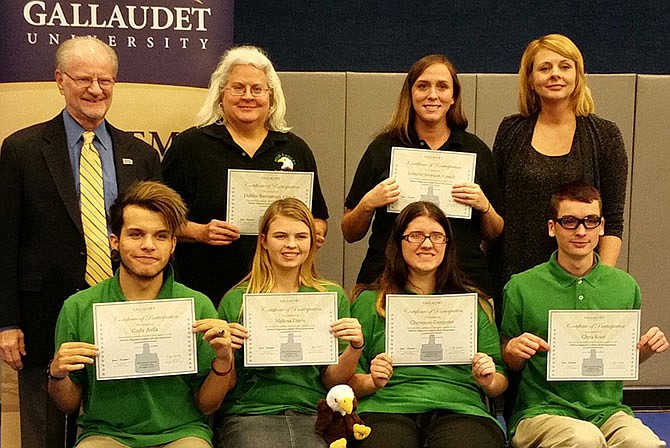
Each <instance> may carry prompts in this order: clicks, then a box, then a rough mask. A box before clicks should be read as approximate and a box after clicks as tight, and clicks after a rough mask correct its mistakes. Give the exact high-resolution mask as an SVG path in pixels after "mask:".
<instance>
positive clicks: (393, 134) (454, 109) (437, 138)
mask: <svg viewBox="0 0 670 448" xmlns="http://www.w3.org/2000/svg"><path fill="white" fill-rule="evenodd" d="M467 126H468V120H467V118H466V117H465V113H464V112H463V106H462V100H461V84H460V82H459V80H458V76H457V74H456V69H455V68H454V66H453V64H452V63H451V62H450V61H449V60H448V59H447V58H446V57H445V56H443V55H440V54H433V55H429V56H425V57H423V58H421V59H419V60H418V61H417V62H416V63H414V65H412V67H411V68H410V70H409V72H408V73H407V77H406V78H405V81H404V83H403V86H402V89H401V91H400V94H399V96H398V100H397V103H396V106H395V110H394V111H393V114H392V116H391V118H390V120H389V121H388V123H387V124H386V126H385V127H384V129H383V130H382V131H381V133H379V135H377V137H376V138H375V139H374V140H373V141H372V143H370V145H369V146H368V148H367V150H366V151H365V154H364V155H363V158H362V159H361V161H360V162H359V164H358V169H357V170H356V174H355V176H354V179H353V182H352V185H351V188H350V190H349V194H348V196H347V198H346V201H345V203H344V207H345V209H344V216H343V218H342V232H343V234H344V238H345V239H346V240H347V241H348V242H350V243H353V242H355V241H359V240H361V239H362V238H364V237H365V235H366V234H367V232H368V229H370V227H372V234H371V235H370V239H369V244H368V250H367V254H366V256H365V259H364V260H363V264H362V266H361V268H360V271H359V273H358V279H357V283H371V282H372V281H374V280H375V279H376V278H377V276H379V274H381V272H382V271H383V270H384V248H385V247H386V242H387V240H388V237H389V234H390V232H391V227H392V226H393V222H394V221H395V219H396V217H397V213H389V212H388V211H387V210H386V207H387V205H389V204H392V203H394V202H396V201H397V200H398V198H399V191H398V185H397V183H396V182H395V179H393V178H390V177H389V165H390V161H391V148H392V147H394V146H399V147H411V148H420V149H425V150H434V151H456V152H469V153H475V154H476V155H477V165H476V170H475V181H474V182H472V183H462V184H457V185H454V187H453V189H452V191H451V194H452V197H453V199H454V200H455V201H456V202H459V203H461V204H466V205H469V206H471V207H472V208H473V213H472V217H471V218H470V219H453V220H452V221H451V222H452V226H453V228H454V234H455V239H456V246H457V251H458V260H459V263H461V267H462V268H463V270H464V271H465V272H466V273H467V274H468V275H469V276H470V277H471V278H472V279H473V280H474V281H475V282H476V283H477V285H478V286H479V287H480V288H481V289H482V290H483V291H484V292H485V293H486V294H489V295H491V294H493V282H492V279H491V275H490V273H489V268H488V263H487V260H486V258H485V254H484V252H483V251H482V241H492V240H494V239H495V238H497V237H498V235H499V234H500V232H501V231H502V228H503V220H502V218H501V217H500V215H499V214H498V211H499V209H500V202H501V197H500V191H499V189H498V181H497V178H496V172H495V168H494V163H493V157H492V156H491V151H490V150H489V148H488V147H487V146H486V144H485V143H484V142H483V141H482V140H480V139H479V138H477V137H476V136H475V135H473V134H471V133H469V132H466V131H465V129H466V128H467Z"/></svg>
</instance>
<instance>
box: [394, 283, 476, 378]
mask: <svg viewBox="0 0 670 448" xmlns="http://www.w3.org/2000/svg"><path fill="white" fill-rule="evenodd" d="M476 350H477V294H476V293H465V294H445V295H430V296H420V295H402V294H388V295H387V296H386V353H388V355H389V356H390V357H391V358H392V359H393V365H394V366H409V365H437V364H470V363H471V362H472V358H473V357H474V356H475V353H476Z"/></svg>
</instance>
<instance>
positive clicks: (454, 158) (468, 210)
mask: <svg viewBox="0 0 670 448" xmlns="http://www.w3.org/2000/svg"><path fill="white" fill-rule="evenodd" d="M476 164H477V155H476V154H475V153H470V152H453V151H431V150H424V149H412V148H400V147H393V148H391V166H390V169H389V177H392V178H394V179H395V181H396V182H397V183H398V186H399V187H400V199H398V200H397V201H396V202H394V203H393V204H390V205H389V206H388V207H387V210H388V211H389V212H395V213H399V212H400V211H401V210H402V209H403V208H405V207H406V206H407V204H409V203H411V202H415V201H429V202H433V203H435V204H436V205H438V206H439V207H440V208H441V209H442V210H443V211H444V213H445V214H446V215H447V216H448V217H450V218H452V217H453V218H466V219H469V218H470V217H471V216H472V207H470V206H467V205H464V204H459V203H458V202H456V201H454V199H453V198H452V196H451V187H452V186H453V185H454V184H459V183H463V182H474V180H475V167H476Z"/></svg>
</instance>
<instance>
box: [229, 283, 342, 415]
mask: <svg viewBox="0 0 670 448" xmlns="http://www.w3.org/2000/svg"><path fill="white" fill-rule="evenodd" d="M325 288H326V290H327V291H329V292H336V293H337V303H338V319H341V318H344V317H349V299H348V298H347V295H346V294H345V292H344V290H343V289H342V288H341V287H339V286H337V285H335V284H328V285H326V286H325ZM246 289H247V285H246V284H242V285H240V286H237V287H236V288H233V289H231V290H230V291H228V293H227V294H226V295H225V296H223V299H222V300H221V303H220V304H219V316H220V318H221V319H224V320H226V321H228V322H231V323H232V322H237V323H241V324H242V325H244V316H241V317H240V314H241V313H240V310H241V308H242V296H243V295H244V293H245V291H246ZM299 292H318V291H316V290H315V289H313V288H309V287H306V286H301V287H300V289H299ZM346 345H347V343H346V342H342V341H340V351H343V350H344V349H345V348H346ZM235 371H236V373H237V385H236V386H235V389H233V390H232V392H230V393H229V394H228V395H227V396H226V400H225V401H224V403H223V405H222V406H221V411H222V412H223V413H224V414H233V415H264V414H277V413H279V412H282V411H289V410H291V411H298V412H303V413H307V414H315V413H316V403H317V401H319V400H320V399H322V398H325V397H326V393H327V391H326V389H325V387H323V384H322V383H321V366H296V367H244V350H237V351H236V352H235Z"/></svg>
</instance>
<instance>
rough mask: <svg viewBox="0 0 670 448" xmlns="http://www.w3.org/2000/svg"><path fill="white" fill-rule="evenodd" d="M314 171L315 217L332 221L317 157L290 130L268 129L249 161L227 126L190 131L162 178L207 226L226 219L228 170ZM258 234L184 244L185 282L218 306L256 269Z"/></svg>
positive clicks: (180, 264)
mask: <svg viewBox="0 0 670 448" xmlns="http://www.w3.org/2000/svg"><path fill="white" fill-rule="evenodd" d="M289 168H290V169H292V170H293V171H306V172H313V173H314V189H313V195H312V213H313V215H314V217H315V218H320V219H324V220H325V219H328V208H327V206H326V201H325V199H324V197H323V194H322V192H321V185H320V183H319V176H318V173H317V167H316V160H315V159H314V154H313V153H312V150H311V149H310V148H309V146H308V145H307V143H305V141H304V140H302V139H301V138H300V137H298V136H296V135H295V134H293V133H291V132H287V133H282V132H276V131H269V132H268V135H267V137H266V138H265V140H264V141H263V143H262V144H261V146H260V148H258V150H257V151H256V153H255V154H254V156H253V157H250V156H249V155H248V154H247V153H246V152H245V151H244V150H243V149H242V148H241V147H240V146H239V145H238V144H237V143H235V141H234V140H233V138H232V137H231V135H230V133H229V132H228V130H227V129H226V127H225V126H222V125H217V124H213V125H209V126H206V127H204V128H196V127H193V128H190V129H187V130H186V131H184V132H182V133H181V134H179V135H178V136H177V137H175V139H174V141H173V143H172V145H171V146H170V149H169V150H168V151H167V153H166V154H165V158H164V160H163V179H164V181H165V182H166V183H167V184H168V185H169V186H171V187H172V188H174V189H175V190H176V191H177V192H178V193H179V194H180V195H181V196H182V198H184V201H185V202H186V204H187V205H188V208H189V219H190V220H191V221H193V222H196V223H200V224H207V223H208V222H209V221H210V220H212V219H219V220H225V219H226V212H227V211H226V197H227V193H228V191H227V188H228V182H227V180H228V170H229V169H244V170H270V171H275V170H281V169H289ZM255 247H256V236H254V235H243V236H241V237H240V239H239V240H237V241H235V242H233V243H232V244H230V245H228V246H210V245H207V244H201V243H179V244H178V245H177V251H176V266H177V274H178V279H179V281H180V282H182V283H184V284H186V285H187V286H189V287H191V288H193V289H195V290H197V291H201V292H203V293H204V294H206V295H207V296H208V297H209V298H210V299H211V300H212V301H213V302H214V303H215V304H218V302H219V301H220V300H221V297H223V294H225V293H226V292H227V291H228V290H229V289H230V288H231V287H232V286H234V285H235V284H236V283H237V282H238V281H239V280H241V279H242V277H244V276H245V275H246V274H247V273H248V272H249V270H250V269H251V260H252V258H253V255H254V250H255Z"/></svg>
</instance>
